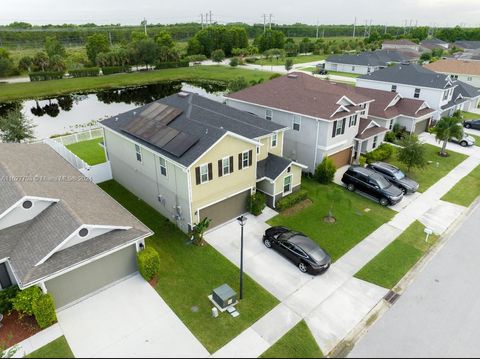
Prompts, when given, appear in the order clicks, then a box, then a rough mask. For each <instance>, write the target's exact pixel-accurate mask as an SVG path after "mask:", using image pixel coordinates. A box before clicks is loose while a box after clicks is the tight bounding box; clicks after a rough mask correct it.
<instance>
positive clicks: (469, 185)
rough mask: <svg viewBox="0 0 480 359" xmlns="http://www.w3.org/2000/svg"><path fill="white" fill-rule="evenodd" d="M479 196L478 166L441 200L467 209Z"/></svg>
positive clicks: (479, 169)
mask: <svg viewBox="0 0 480 359" xmlns="http://www.w3.org/2000/svg"><path fill="white" fill-rule="evenodd" d="M478 196H480V166H479V167H477V168H475V169H474V170H473V172H472V173H470V174H469V175H468V176H466V177H464V178H463V179H462V180H461V181H460V182H458V183H457V184H456V185H455V187H453V188H452V189H451V190H450V192H448V193H447V194H446V195H445V196H443V198H442V200H444V201H447V202H451V203H455V204H458V205H460V206H465V207H468V206H470V205H471V204H472V203H473V202H474V201H475V200H476V199H477V198H478Z"/></svg>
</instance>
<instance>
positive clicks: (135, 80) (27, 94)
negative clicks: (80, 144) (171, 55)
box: [0, 66, 272, 102]
mask: <svg viewBox="0 0 480 359" xmlns="http://www.w3.org/2000/svg"><path fill="white" fill-rule="evenodd" d="M240 76H243V77H244V78H245V79H246V80H247V81H251V80H255V81H258V80H260V79H263V80H267V79H269V78H270V77H271V76H272V73H270V72H265V71H258V70H248V69H242V68H230V67H226V66H195V67H188V68H178V69H166V70H158V71H147V72H135V73H129V74H115V75H108V76H98V77H84V78H76V79H62V80H52V81H38V82H27V83H17V84H4V85H2V86H1V87H0V102H1V101H11V100H20V99H32V98H43V97H48V96H59V95H61V94H66V93H72V92H81V91H91V90H100V89H112V88H120V87H125V86H135V85H146V84H149V83H158V82H162V81H195V80H205V81H209V80H210V81H223V82H227V81H230V80H232V79H233V78H235V77H240Z"/></svg>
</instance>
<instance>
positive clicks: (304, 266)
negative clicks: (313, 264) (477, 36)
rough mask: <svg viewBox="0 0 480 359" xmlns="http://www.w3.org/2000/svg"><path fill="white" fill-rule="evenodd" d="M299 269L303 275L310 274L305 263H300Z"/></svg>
mask: <svg viewBox="0 0 480 359" xmlns="http://www.w3.org/2000/svg"><path fill="white" fill-rule="evenodd" d="M298 269H300V272H302V273H307V272H308V267H307V265H306V264H305V263H303V262H300V263H299V264H298Z"/></svg>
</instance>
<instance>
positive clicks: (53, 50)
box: [45, 36, 67, 58]
mask: <svg viewBox="0 0 480 359" xmlns="http://www.w3.org/2000/svg"><path fill="white" fill-rule="evenodd" d="M45 52H46V53H47V55H48V57H50V58H52V57H53V56H60V57H65V56H66V55H67V53H66V51H65V47H64V46H63V45H62V44H61V43H60V41H58V39H57V37H56V36H47V37H46V38H45Z"/></svg>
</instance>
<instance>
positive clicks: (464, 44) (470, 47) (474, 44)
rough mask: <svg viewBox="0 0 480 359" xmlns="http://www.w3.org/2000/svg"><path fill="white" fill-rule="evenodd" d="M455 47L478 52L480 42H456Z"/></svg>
mask: <svg viewBox="0 0 480 359" xmlns="http://www.w3.org/2000/svg"><path fill="white" fill-rule="evenodd" d="M455 46H457V47H461V48H462V49H467V50H477V49H480V41H467V40H459V41H455Z"/></svg>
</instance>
